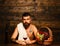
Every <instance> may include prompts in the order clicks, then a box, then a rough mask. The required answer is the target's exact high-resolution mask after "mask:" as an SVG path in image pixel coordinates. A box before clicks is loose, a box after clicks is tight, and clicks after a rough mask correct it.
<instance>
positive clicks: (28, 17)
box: [22, 16, 31, 27]
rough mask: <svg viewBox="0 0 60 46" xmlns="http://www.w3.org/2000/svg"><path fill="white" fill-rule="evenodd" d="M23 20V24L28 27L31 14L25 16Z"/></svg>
mask: <svg viewBox="0 0 60 46" xmlns="http://www.w3.org/2000/svg"><path fill="white" fill-rule="evenodd" d="M22 20H23V24H24V26H25V27H28V26H29V25H30V23H31V17H30V16H24V17H23V19H22Z"/></svg>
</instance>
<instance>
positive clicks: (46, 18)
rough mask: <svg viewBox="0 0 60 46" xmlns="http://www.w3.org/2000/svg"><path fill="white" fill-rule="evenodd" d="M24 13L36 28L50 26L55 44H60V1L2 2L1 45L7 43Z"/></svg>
mask: <svg viewBox="0 0 60 46" xmlns="http://www.w3.org/2000/svg"><path fill="white" fill-rule="evenodd" d="M24 12H29V13H31V15H32V19H33V23H34V24H35V25H36V26H48V27H50V28H51V30H52V31H53V35H54V42H56V43H58V42H60V36H59V35H60V0H0V43H6V41H8V40H9V39H10V36H11V35H10V34H11V33H12V32H13V31H14V28H15V27H16V25H17V24H18V23H19V22H21V16H22V14H23V13H24Z"/></svg>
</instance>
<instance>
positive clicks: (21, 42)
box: [16, 40, 26, 45]
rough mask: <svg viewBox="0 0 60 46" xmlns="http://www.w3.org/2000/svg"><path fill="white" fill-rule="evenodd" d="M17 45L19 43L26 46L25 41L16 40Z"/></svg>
mask: <svg viewBox="0 0 60 46" xmlns="http://www.w3.org/2000/svg"><path fill="white" fill-rule="evenodd" d="M16 43H18V44H21V45H26V43H25V41H21V40H20V41H19V40H16Z"/></svg>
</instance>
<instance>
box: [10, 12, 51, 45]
mask: <svg viewBox="0 0 60 46" xmlns="http://www.w3.org/2000/svg"><path fill="white" fill-rule="evenodd" d="M37 34H39V33H38V31H37V28H36V27H35V25H33V24H32V23H31V16H30V14H29V13H24V14H23V15H22V22H21V23H19V24H17V27H16V28H15V30H14V33H13V35H12V37H11V39H12V41H14V42H16V43H18V44H22V45H26V44H33V43H35V42H36V39H35V38H39V36H37ZM49 35H50V37H49V38H48V39H47V40H44V42H43V44H44V45H48V44H50V43H51V42H52V32H51V31H49ZM17 36H18V39H17V40H16V37H17ZM49 41H50V42H49Z"/></svg>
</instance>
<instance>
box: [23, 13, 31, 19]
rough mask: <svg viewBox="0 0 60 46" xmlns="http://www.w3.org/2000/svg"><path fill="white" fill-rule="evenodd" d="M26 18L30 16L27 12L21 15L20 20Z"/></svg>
mask: <svg viewBox="0 0 60 46" xmlns="http://www.w3.org/2000/svg"><path fill="white" fill-rule="evenodd" d="M26 16H31V14H30V13H28V12H25V13H23V15H22V19H23V17H26Z"/></svg>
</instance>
